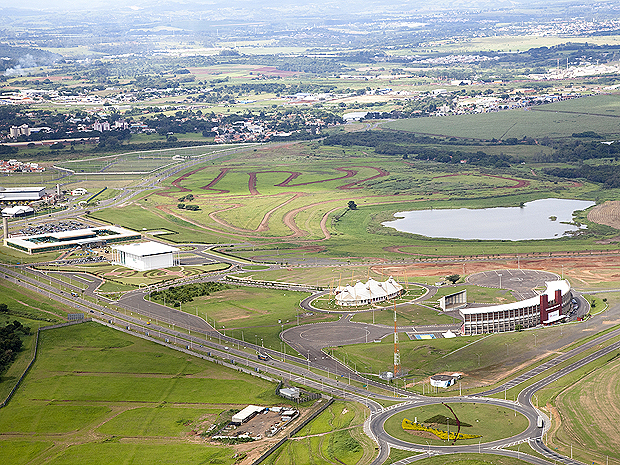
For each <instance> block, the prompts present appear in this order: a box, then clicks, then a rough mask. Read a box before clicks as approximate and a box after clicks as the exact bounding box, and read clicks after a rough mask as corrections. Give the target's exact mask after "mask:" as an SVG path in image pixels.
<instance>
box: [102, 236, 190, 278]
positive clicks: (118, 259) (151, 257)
mask: <svg viewBox="0 0 620 465" xmlns="http://www.w3.org/2000/svg"><path fill="white" fill-rule="evenodd" d="M179 252H180V249H178V248H176V247H171V246H169V245H166V244H161V243H159V242H152V241H151V242H139V243H136V244H127V245H120V246H117V247H112V263H114V264H115V265H122V266H126V267H127V268H131V269H132V270H136V271H148V270H157V269H160V268H169V267H171V266H178V264H179V262H180V260H179Z"/></svg>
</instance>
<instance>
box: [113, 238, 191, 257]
mask: <svg viewBox="0 0 620 465" xmlns="http://www.w3.org/2000/svg"><path fill="white" fill-rule="evenodd" d="M112 248H113V249H115V250H120V251H121V252H125V253H128V254H131V255H136V256H138V257H146V256H149V255H160V254H164V253H171V252H179V251H180V249H178V248H176V247H172V246H169V245H166V244H162V243H160V242H153V241H149V242H137V243H135V244H127V245H119V246H116V247H112Z"/></svg>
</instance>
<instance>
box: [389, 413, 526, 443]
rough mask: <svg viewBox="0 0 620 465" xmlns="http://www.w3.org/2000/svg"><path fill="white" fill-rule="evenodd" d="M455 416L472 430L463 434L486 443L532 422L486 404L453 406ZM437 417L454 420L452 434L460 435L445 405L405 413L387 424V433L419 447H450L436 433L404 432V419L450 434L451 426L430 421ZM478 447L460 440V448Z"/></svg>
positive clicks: (513, 433)
mask: <svg viewBox="0 0 620 465" xmlns="http://www.w3.org/2000/svg"><path fill="white" fill-rule="evenodd" d="M450 407H451V408H452V409H453V410H454V413H455V414H456V416H457V417H458V418H459V420H460V421H461V422H463V423H467V424H469V425H471V426H468V427H462V428H461V433H464V434H475V435H480V436H482V442H490V441H494V440H497V439H502V438H507V437H510V436H514V435H515V434H518V433H520V432H521V431H523V430H525V428H527V426H528V424H529V422H528V420H527V418H525V417H524V416H523V415H521V414H520V413H518V414H517V415H516V416H515V414H514V411H513V410H511V409H508V408H504V407H498V406H495V405H493V406H491V405H482V404H466V403H463V404H460V403H454V404H450ZM436 415H439V416H443V417H448V418H450V420H451V421H450V431H451V432H454V431H456V421H455V420H454V417H453V416H452V414H451V412H450V411H449V410H448V409H447V408H446V407H445V406H444V405H442V404H434V405H428V406H424V407H416V408H412V409H410V410H406V411H404V412H400V413H397V414H396V415H394V416H392V417H390V418H389V419H388V420H387V421H386V422H385V430H386V431H387V432H388V433H389V434H390V435H392V436H394V437H395V438H398V439H402V440H404V441H408V442H413V443H415V444H426V441H428V443H429V444H430V445H431V446H433V445H446V441H445V440H442V439H439V438H438V437H437V436H435V435H434V434H432V433H428V432H418V431H409V430H404V429H403V428H402V426H401V423H402V421H403V418H407V419H408V420H410V421H415V418H417V420H418V423H423V424H424V425H425V426H427V425H429V424H430V425H432V427H433V428H435V429H439V430H442V431H446V432H447V424H446V423H444V424H436V423H434V422H428V421H426V420H428V419H432V418H433V417H435V416H436ZM459 443H460V444H463V445H464V444H476V443H478V438H476V439H459V440H458V441H457V444H459Z"/></svg>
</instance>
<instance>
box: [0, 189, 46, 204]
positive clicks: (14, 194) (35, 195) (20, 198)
mask: <svg viewBox="0 0 620 465" xmlns="http://www.w3.org/2000/svg"><path fill="white" fill-rule="evenodd" d="M44 195H45V187H0V202H29V201H34V200H41V199H42V198H43V196H44Z"/></svg>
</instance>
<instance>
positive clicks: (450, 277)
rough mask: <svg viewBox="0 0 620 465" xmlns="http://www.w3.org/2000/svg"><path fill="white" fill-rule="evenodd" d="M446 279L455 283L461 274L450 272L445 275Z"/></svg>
mask: <svg viewBox="0 0 620 465" xmlns="http://www.w3.org/2000/svg"><path fill="white" fill-rule="evenodd" d="M446 279H447V280H448V281H450V282H451V283H452V284H456V282H457V281H458V280H459V279H461V276H460V275H458V274H451V275H450V276H446Z"/></svg>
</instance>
